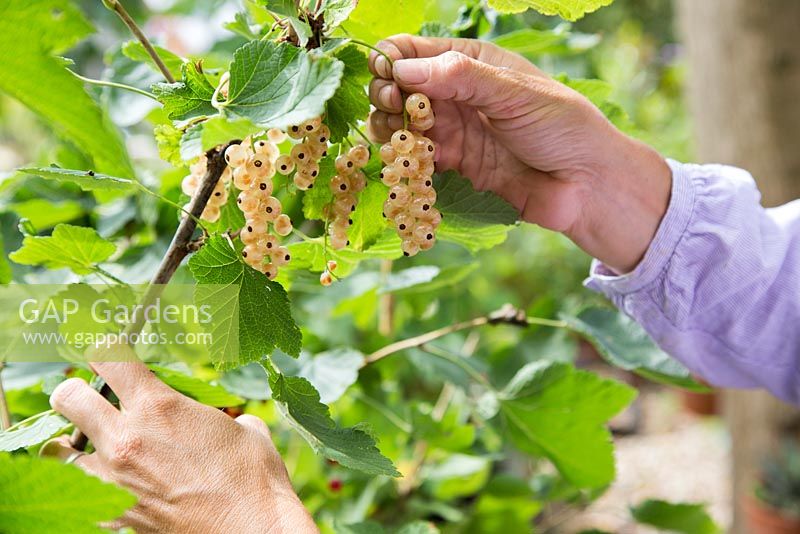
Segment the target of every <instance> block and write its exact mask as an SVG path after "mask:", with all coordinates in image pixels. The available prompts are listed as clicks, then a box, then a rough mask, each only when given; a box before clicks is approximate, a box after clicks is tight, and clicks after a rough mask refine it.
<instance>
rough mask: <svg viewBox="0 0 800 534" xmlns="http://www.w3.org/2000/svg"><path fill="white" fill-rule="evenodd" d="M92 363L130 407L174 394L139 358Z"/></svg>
mask: <svg viewBox="0 0 800 534" xmlns="http://www.w3.org/2000/svg"><path fill="white" fill-rule="evenodd" d="M90 365H91V366H92V369H94V372H95V373H97V374H98V375H99V376H101V377H102V378H103V379H104V380H105V381H106V383H107V384H108V386H109V387H110V388H111V390H112V391H113V392H114V393H115V394H116V395H117V397H118V398H119V400H120V402H121V403H122V404H123V406H124V407H126V408H128V409H130V408H131V407H132V406H134V405H136V404H139V405H142V404H145V403H147V402H148V401H149V399H150V398H152V397H154V396H158V395H167V394H174V391H173V390H172V389H170V388H168V387H167V386H166V385H165V384H164V383H163V382H161V381H160V380H159V379H158V378H156V376H155V375H154V374H153V373H152V372H150V369H149V368H148V367H147V366H146V365H145V364H144V363H142V362H141V361H139V360H138V359H137V360H136V361H102V362H91V363H90Z"/></svg>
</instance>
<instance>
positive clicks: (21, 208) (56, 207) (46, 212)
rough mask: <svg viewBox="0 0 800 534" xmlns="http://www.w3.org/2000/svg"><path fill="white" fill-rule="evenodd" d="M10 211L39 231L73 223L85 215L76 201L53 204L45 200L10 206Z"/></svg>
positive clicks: (33, 199) (33, 200) (37, 199)
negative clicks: (60, 224) (28, 221)
mask: <svg viewBox="0 0 800 534" xmlns="http://www.w3.org/2000/svg"><path fill="white" fill-rule="evenodd" d="M8 209H9V210H11V211H13V212H14V213H16V214H17V215H19V216H20V217H21V218H23V219H28V220H30V221H31V224H33V225H34V226H35V227H36V228H37V229H38V230H45V229H47V228H52V227H53V226H55V225H57V224H59V223H65V222H70V221H73V220H75V219H77V218H78V217H80V216H82V215H83V214H84V213H85V210H84V208H83V206H81V204H80V203H78V202H75V201H74V200H64V201H62V202H51V201H49V200H46V199H44V198H32V199H30V200H26V201H25V202H17V203H14V204H9V205H8Z"/></svg>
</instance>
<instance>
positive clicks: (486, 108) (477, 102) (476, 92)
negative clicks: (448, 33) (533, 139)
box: [393, 52, 552, 119]
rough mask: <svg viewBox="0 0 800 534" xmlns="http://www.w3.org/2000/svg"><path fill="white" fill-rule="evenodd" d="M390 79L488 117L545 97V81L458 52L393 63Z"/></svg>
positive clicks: (506, 114) (518, 111)
mask: <svg viewBox="0 0 800 534" xmlns="http://www.w3.org/2000/svg"><path fill="white" fill-rule="evenodd" d="M393 72H394V79H395V81H396V82H397V83H398V85H399V86H400V87H401V88H402V89H403V90H404V91H406V92H409V93H417V92H419V93H424V94H426V95H427V96H428V97H429V98H430V99H431V100H449V101H454V102H460V103H464V104H468V105H471V106H474V107H475V108H477V109H478V110H480V111H482V112H483V113H484V114H485V115H486V116H487V117H489V118H491V119H503V118H506V119H510V118H514V117H516V116H519V115H520V114H522V112H523V111H524V110H525V109H526V108H528V107H530V106H531V105H532V100H533V98H532V96H533V95H536V94H540V95H542V96H543V97H548V96H549V95H550V93H552V88H550V89H549V92H548V90H547V87H546V86H545V84H547V83H548V80H546V79H542V78H536V77H533V76H528V75H525V74H521V73H519V72H516V71H514V70H510V69H503V68H498V67H494V66H492V65H488V64H486V63H481V62H480V61H477V60H475V59H473V58H471V57H469V56H466V55H464V54H461V53H459V52H445V53H444V54H441V55H439V56H436V57H432V58H422V59H402V60H399V61H396V62H395V63H394V71H393Z"/></svg>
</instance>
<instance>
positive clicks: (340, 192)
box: [328, 145, 369, 250]
mask: <svg viewBox="0 0 800 534" xmlns="http://www.w3.org/2000/svg"><path fill="white" fill-rule="evenodd" d="M367 163H369V148H367V147H366V146H364V145H356V146H354V147H353V148H351V149H350V150H348V151H347V153H346V154H342V155H340V156H339V157H337V158H336V175H334V177H333V178H331V183H330V188H331V193H333V204H332V205H331V206H330V208H329V210H328V216H329V218H330V221H329V222H330V224H329V226H328V232H329V233H330V238H331V241H330V243H331V247H333V248H334V249H336V250H339V249H342V248H344V247H346V246H347V245H349V244H350V242H349V241H348V239H347V229H348V228H350V225H351V224H353V219H351V218H350V215H351V214H352V213H353V212H354V211H355V209H356V205H357V204H358V197H357V196H356V195H358V193H360V192H361V191H363V190H364V188H366V187H367V177H366V175H365V174H364V172H363V171H362V170H361V169H363V168H364V167H365V166H366V165H367Z"/></svg>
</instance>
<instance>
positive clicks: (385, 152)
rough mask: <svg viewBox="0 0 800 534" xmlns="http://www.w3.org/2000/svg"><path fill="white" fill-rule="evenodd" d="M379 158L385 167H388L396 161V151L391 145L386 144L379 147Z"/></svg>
mask: <svg viewBox="0 0 800 534" xmlns="http://www.w3.org/2000/svg"><path fill="white" fill-rule="evenodd" d="M380 156H381V161H382V162H383V163H384V164H385V165H390V164H392V163H394V160H396V159H397V150H395V149H394V147H393V146H392V145H391V143H386V144H384V145H383V146H381V150H380Z"/></svg>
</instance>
